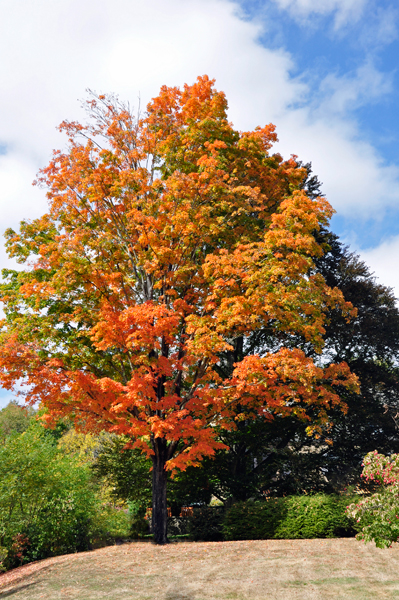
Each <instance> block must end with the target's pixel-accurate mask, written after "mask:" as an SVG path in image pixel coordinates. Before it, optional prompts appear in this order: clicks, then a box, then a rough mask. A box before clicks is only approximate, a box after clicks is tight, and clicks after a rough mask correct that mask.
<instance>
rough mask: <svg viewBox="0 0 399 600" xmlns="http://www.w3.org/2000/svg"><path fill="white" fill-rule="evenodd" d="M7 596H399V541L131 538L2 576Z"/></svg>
mask: <svg viewBox="0 0 399 600" xmlns="http://www.w3.org/2000/svg"><path fill="white" fill-rule="evenodd" d="M1 598H9V599H10V600H38V599H39V598H43V599H46V600H78V599H79V600H100V599H103V598H104V599H105V598H107V599H110V600H145V599H146V600H154V599H158V598H159V599H160V600H258V599H262V600H263V599H268V600H269V599H270V600H275V599H276V600H280V599H281V600H283V599H284V600H291V599H293V600H294V599H295V600H302V599H313V598H318V599H320V600H327V599H330V598H331V599H334V600H341V599H342V600H344V599H345V600H346V599H348V600H349V599H358V600H368V599H370V600H371V599H373V600H379V599H382V598H398V599H399V545H398V546H397V547H394V548H392V549H389V550H380V549H378V548H375V546H374V545H372V544H367V545H364V544H363V543H361V542H358V541H356V540H355V539H351V538H350V539H332V540H267V541H248V542H214V543H211V542H197V543H190V542H184V543H178V544H170V545H168V546H154V545H152V544H151V543H140V542H137V543H131V544H124V545H121V546H111V547H108V548H101V549H100V550H94V551H93V552H84V553H81V554H70V555H67V556H60V557H56V558H50V559H47V560H43V561H41V562H38V563H34V564H31V565H25V566H24V567H21V568H19V569H15V570H14V571H10V572H9V573H5V574H3V575H0V599H1Z"/></svg>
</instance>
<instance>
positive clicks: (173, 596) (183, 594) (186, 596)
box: [0, 587, 195, 600]
mask: <svg viewBox="0 0 399 600" xmlns="http://www.w3.org/2000/svg"><path fill="white" fill-rule="evenodd" d="M0 598H1V596H0ZM164 600H195V596H194V594H193V592H190V591H189V590H186V589H183V588H181V587H175V588H174V589H172V590H168V591H167V593H166V596H165V598H164Z"/></svg>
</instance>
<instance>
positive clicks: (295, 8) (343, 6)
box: [274, 0, 368, 28]
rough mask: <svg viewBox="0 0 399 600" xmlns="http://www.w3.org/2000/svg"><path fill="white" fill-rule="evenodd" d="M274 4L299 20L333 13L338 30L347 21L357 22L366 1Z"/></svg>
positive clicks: (284, 1) (291, 0) (285, 0)
mask: <svg viewBox="0 0 399 600" xmlns="http://www.w3.org/2000/svg"><path fill="white" fill-rule="evenodd" d="M274 2H275V3H276V4H278V6H279V7H280V8H282V9H284V10H288V11H289V12H290V13H291V14H292V16H293V17H295V18H299V19H307V18H309V17H312V16H313V15H320V16H325V15H329V14H331V13H334V14H335V26H336V27H337V28H338V27H340V26H342V25H345V24H346V23H347V22H348V21H352V22H353V21H357V20H358V19H359V18H360V17H361V16H362V14H363V11H364V8H365V6H366V4H367V3H368V0H274Z"/></svg>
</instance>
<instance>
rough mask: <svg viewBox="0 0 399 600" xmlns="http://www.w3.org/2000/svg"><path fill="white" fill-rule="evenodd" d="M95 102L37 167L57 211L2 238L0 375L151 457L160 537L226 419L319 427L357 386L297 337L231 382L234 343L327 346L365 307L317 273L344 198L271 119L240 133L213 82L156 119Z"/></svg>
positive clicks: (51, 410) (176, 98) (55, 413)
mask: <svg viewBox="0 0 399 600" xmlns="http://www.w3.org/2000/svg"><path fill="white" fill-rule="evenodd" d="M87 107H88V110H89V114H90V117H91V118H90V119H89V121H88V123H87V124H85V125H82V124H80V123H76V122H64V123H62V124H61V126H60V129H61V130H62V131H65V132H66V133H67V135H68V138H69V147H68V149H67V150H66V151H65V152H61V151H56V152H55V153H54V156H53V159H52V160H51V162H50V164H49V165H48V167H46V168H45V169H43V170H42V171H41V174H40V177H39V179H38V183H39V184H41V185H43V186H45V187H46V188H47V189H48V192H47V195H48V200H49V210H48V212H47V213H46V214H45V215H43V216H42V217H41V218H39V219H37V220H35V221H33V222H22V224H21V228H20V231H19V232H18V233H16V232H14V231H12V230H8V231H7V233H6V236H7V248H8V252H9V254H10V256H13V257H16V258H17V260H19V261H20V262H21V263H26V264H27V268H26V269H25V270H23V271H19V272H18V271H11V270H8V271H6V272H4V276H5V282H4V284H3V285H2V288H1V300H2V302H3V303H4V310H5V315H6V317H5V319H4V321H3V322H2V333H1V339H0V381H1V384H2V385H3V386H4V387H6V388H10V389H11V388H13V387H15V385H16V384H18V385H21V384H24V385H25V389H26V391H25V395H26V400H27V402H30V403H35V402H37V401H40V402H41V403H42V405H43V406H44V407H46V409H47V413H46V414H45V416H44V418H45V419H46V421H47V423H48V424H49V425H51V424H54V423H55V422H56V421H57V419H59V418H60V416H65V415H68V416H70V417H71V418H73V419H74V420H75V423H76V426H77V427H79V428H81V429H85V430H87V431H98V430H101V429H104V430H107V431H111V432H115V433H118V434H123V435H125V436H127V437H128V438H129V439H130V440H131V445H132V446H133V447H135V448H140V449H141V450H142V451H144V452H147V454H148V455H149V456H151V459H152V465H153V470H152V489H153V503H152V508H153V510H152V523H153V531H154V541H155V542H156V543H165V542H166V541H167V535H166V526H167V504H166V502H167V500H166V479H167V477H166V471H167V470H169V471H170V470H172V471H173V470H178V469H180V470H184V469H185V468H186V467H187V466H188V465H197V464H199V461H200V460H201V458H202V457H204V456H209V455H213V454H214V452H215V451H216V450H217V449H220V448H223V447H224V445H223V443H221V442H220V441H218V440H217V436H216V427H215V425H218V426H219V427H227V428H232V427H234V422H235V420H240V418H242V417H241V415H242V414H243V412H242V411H245V418H248V415H250V416H251V415H252V416H254V417H255V416H259V415H261V416H262V417H263V418H264V419H269V420H271V419H273V416H274V415H280V416H288V415H295V416H297V417H298V418H302V419H304V420H308V421H309V425H308V432H309V434H311V433H312V432H315V433H317V431H318V428H320V426H321V425H322V424H324V425H325V424H326V423H327V422H328V410H329V409H330V408H331V407H332V406H341V408H342V409H343V410H344V409H345V407H344V404H343V403H342V402H341V400H340V397H339V391H340V389H343V388H344V387H346V388H351V389H355V388H356V386H357V380H356V377H355V376H353V375H352V374H351V373H350V371H349V368H348V367H347V365H346V364H344V363H342V364H339V365H329V366H328V367H326V368H323V366H322V365H321V364H316V362H315V361H314V360H313V359H311V358H308V357H307V356H306V355H305V354H304V352H303V351H301V350H300V349H298V348H293V349H290V348H287V347H276V348H275V349H274V350H273V351H268V352H265V353H260V354H249V355H246V356H245V357H244V358H243V359H242V360H239V359H238V358H237V360H236V361H235V364H234V368H233V370H232V373H231V374H230V375H229V376H227V377H222V376H221V375H220V374H219V373H218V369H217V366H218V362H219V360H220V356H221V353H223V352H226V351H228V350H231V349H232V348H233V346H232V341H233V340H234V339H236V338H240V339H241V340H242V343H243V344H245V340H246V339H247V337H248V336H249V335H250V334H251V333H252V332H254V331H256V330H257V329H260V328H264V327H265V326H266V325H268V326H269V327H273V328H274V330H275V331H284V332H285V333H286V334H292V335H302V336H303V337H304V338H305V339H306V340H307V342H308V343H309V344H312V345H313V346H314V347H315V349H317V350H321V348H322V345H323V333H324V327H323V323H324V320H325V313H326V311H327V310H329V309H332V308H336V309H339V310H341V311H342V312H343V313H344V314H345V315H346V316H347V317H349V316H350V314H351V313H352V312H353V309H352V306H351V305H350V304H349V303H346V302H345V300H344V298H343V296H342V294H341V292H340V291H339V290H338V289H332V288H330V287H328V286H327V285H326V283H325V281H324V279H323V277H321V276H320V275H319V274H317V273H316V272H315V271H314V268H313V267H314V258H315V257H317V256H320V255H321V254H322V248H321V246H320V245H319V244H318V243H317V242H316V239H315V237H314V232H315V231H317V230H318V229H319V228H320V226H325V225H326V224H327V222H328V219H329V217H330V216H331V214H332V209H331V207H330V205H329V204H328V202H327V201H326V200H324V199H322V198H319V199H317V200H312V199H310V198H309V197H308V196H307V195H306V193H305V192H304V191H303V190H301V182H302V180H303V178H304V174H305V173H304V170H303V169H301V168H299V167H298V164H297V163H296V161H295V160H294V158H291V159H289V160H286V161H284V160H283V159H282V157H281V156H280V155H279V154H270V153H269V150H270V148H271V146H272V144H273V142H275V141H276V139H277V138H276V134H275V131H274V126H273V125H268V126H266V127H263V128H260V127H259V128H256V129H255V130H254V131H250V132H241V133H240V132H237V131H235V130H234V129H233V127H232V125H231V124H230V123H229V121H228V119H227V101H226V98H225V95H224V94H223V93H222V92H218V91H216V90H215V88H214V82H213V81H212V80H210V79H209V78H208V77H207V76H203V77H199V78H198V79H197V81H196V83H194V84H193V85H191V86H190V85H185V86H184V88H183V89H179V88H168V87H166V86H164V87H162V88H161V91H160V94H159V95H158V96H157V97H156V98H154V99H153V100H152V101H151V102H150V103H149V104H148V106H147V111H146V113H145V114H144V115H137V116H135V115H134V114H133V113H132V111H130V109H129V107H128V106H125V105H123V104H122V103H121V102H119V100H118V99H117V98H115V97H113V96H104V95H93V96H92V97H91V99H90V100H89V101H88V103H87ZM310 415H311V416H310Z"/></svg>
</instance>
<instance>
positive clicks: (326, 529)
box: [222, 494, 355, 540]
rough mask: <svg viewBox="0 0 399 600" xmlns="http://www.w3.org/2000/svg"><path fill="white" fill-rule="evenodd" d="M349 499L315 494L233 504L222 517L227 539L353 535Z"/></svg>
mask: <svg viewBox="0 0 399 600" xmlns="http://www.w3.org/2000/svg"><path fill="white" fill-rule="evenodd" d="M347 503H348V498H347V497H345V496H336V495H326V494H316V495H314V496H290V497H286V498H270V499H269V500H267V501H265V502H256V503H255V502H254V503H251V502H243V503H238V504H235V505H233V506H232V507H231V508H230V510H228V511H227V513H226V515H225V518H224V520H223V527H222V529H223V534H224V538H225V539H226V540H245V539H247V540H257V539H295V538H308V539H309V538H326V537H338V536H339V537H344V536H351V535H354V534H355V529H354V523H353V520H352V519H350V518H349V517H347V516H346V515H345V508H346V505H347Z"/></svg>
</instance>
